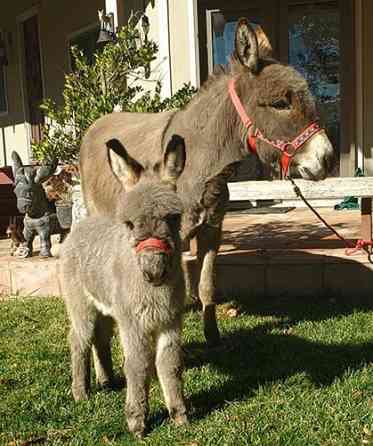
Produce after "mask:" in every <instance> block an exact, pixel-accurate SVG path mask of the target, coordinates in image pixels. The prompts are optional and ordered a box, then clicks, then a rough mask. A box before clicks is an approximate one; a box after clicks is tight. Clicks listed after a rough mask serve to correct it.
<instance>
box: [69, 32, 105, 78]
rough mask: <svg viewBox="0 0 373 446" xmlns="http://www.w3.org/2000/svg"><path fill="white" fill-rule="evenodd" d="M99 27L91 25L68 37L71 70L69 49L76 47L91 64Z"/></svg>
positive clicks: (72, 66)
mask: <svg viewBox="0 0 373 446" xmlns="http://www.w3.org/2000/svg"><path fill="white" fill-rule="evenodd" d="M99 30H100V27H99V25H98V24H97V25H92V26H90V27H88V28H85V29H84V30H81V31H78V32H76V33H74V34H73V35H72V36H70V39H69V54H70V65H71V69H72V70H74V68H75V67H74V65H73V59H72V57H71V52H70V48H71V47H72V46H76V47H77V48H78V49H79V50H81V51H82V52H83V54H84V56H85V57H86V58H87V61H88V63H89V64H92V63H93V54H94V53H95V51H96V49H97V38H98V34H99Z"/></svg>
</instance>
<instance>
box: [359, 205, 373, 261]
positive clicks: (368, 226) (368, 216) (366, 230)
mask: <svg viewBox="0 0 373 446" xmlns="http://www.w3.org/2000/svg"><path fill="white" fill-rule="evenodd" d="M372 229H373V227H372V198H362V199H361V236H362V239H363V240H367V241H371V240H372V235H373V233H372ZM368 249H369V252H372V247H371V246H369V247H368Z"/></svg>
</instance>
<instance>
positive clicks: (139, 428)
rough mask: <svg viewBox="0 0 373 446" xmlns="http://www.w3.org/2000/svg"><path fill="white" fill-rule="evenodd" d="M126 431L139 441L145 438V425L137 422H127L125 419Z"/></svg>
mask: <svg viewBox="0 0 373 446" xmlns="http://www.w3.org/2000/svg"><path fill="white" fill-rule="evenodd" d="M127 424H128V430H129V431H130V432H131V434H132V435H133V436H134V437H136V438H138V439H139V440H141V439H143V438H144V436H145V423H143V422H138V420H129V419H127Z"/></svg>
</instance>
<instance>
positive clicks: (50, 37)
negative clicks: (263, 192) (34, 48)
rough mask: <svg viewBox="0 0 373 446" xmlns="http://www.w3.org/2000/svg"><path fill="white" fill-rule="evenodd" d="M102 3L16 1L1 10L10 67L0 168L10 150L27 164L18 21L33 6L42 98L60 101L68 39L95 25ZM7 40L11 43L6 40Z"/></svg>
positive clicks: (0, 135)
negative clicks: (37, 33)
mask: <svg viewBox="0 0 373 446" xmlns="http://www.w3.org/2000/svg"><path fill="white" fill-rule="evenodd" d="M104 5H105V0H89V2H88V1H86V0H64V1H53V2H51V1H48V0H41V1H40V0H16V1H13V2H6V5H3V6H2V8H1V15H0V28H2V29H3V30H4V31H5V33H6V36H7V49H8V59H9V65H8V66H7V67H6V77H7V95H8V110H9V112H8V114H7V115H6V116H0V165H4V164H5V160H4V151H6V153H7V157H6V158H7V160H6V161H7V164H9V162H10V160H9V158H10V152H11V150H14V149H15V150H17V151H18V152H19V153H20V154H21V156H22V158H23V159H24V162H28V161H29V155H30V151H29V147H28V137H27V132H28V126H27V125H26V123H25V112H24V104H23V95H22V88H21V85H22V82H23V81H22V70H21V60H22V45H21V38H20V33H19V29H18V25H17V18H19V17H20V16H21V15H22V14H25V13H27V11H29V10H31V9H32V8H33V7H34V8H36V9H37V11H38V15H39V29H40V40H41V56H42V70H43V80H44V95H45V97H51V98H53V99H55V100H57V101H60V100H61V97H62V96H61V93H62V87H63V81H64V74H65V72H66V71H67V70H68V69H69V59H68V38H69V35H70V34H71V33H74V32H76V31H78V30H80V29H82V28H84V27H86V26H88V25H91V24H93V23H98V18H97V10H98V9H102V8H104ZM9 37H10V41H9Z"/></svg>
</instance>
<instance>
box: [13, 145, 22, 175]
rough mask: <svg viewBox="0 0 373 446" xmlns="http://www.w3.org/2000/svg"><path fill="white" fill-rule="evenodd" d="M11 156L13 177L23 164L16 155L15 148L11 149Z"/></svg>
mask: <svg viewBox="0 0 373 446" xmlns="http://www.w3.org/2000/svg"><path fill="white" fill-rule="evenodd" d="M11 156H12V164H13V176H14V178H15V177H16V175H17V171H18V169H21V168H22V167H23V164H22V160H21V157H20V156H19V155H18V153H17V152H16V151H15V150H13V152H12V155H11Z"/></svg>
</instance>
